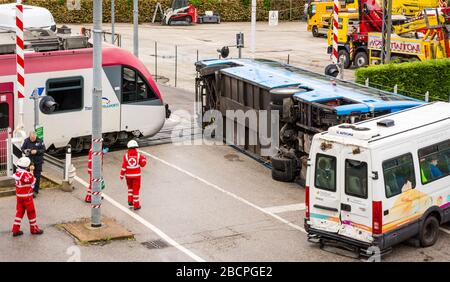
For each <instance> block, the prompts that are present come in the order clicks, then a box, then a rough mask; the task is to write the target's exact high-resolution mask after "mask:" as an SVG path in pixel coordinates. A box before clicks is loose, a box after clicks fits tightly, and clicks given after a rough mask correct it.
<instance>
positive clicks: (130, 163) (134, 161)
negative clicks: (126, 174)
mask: <svg viewBox="0 0 450 282" xmlns="http://www.w3.org/2000/svg"><path fill="white" fill-rule="evenodd" d="M128 164H129V165H130V166H136V165H137V160H136V158H130V159H129V160H128Z"/></svg>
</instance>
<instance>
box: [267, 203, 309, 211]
mask: <svg viewBox="0 0 450 282" xmlns="http://www.w3.org/2000/svg"><path fill="white" fill-rule="evenodd" d="M305 209H306V205H305V203H299V204H293V205H285V206H275V207H268V208H264V210H266V211H268V212H271V213H283V212H290V211H302V210H305Z"/></svg>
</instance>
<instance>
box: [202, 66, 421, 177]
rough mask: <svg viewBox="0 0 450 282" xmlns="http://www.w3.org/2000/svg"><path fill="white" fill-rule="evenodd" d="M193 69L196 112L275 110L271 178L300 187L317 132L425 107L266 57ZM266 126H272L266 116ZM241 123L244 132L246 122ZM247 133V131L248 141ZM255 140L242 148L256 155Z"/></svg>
mask: <svg viewBox="0 0 450 282" xmlns="http://www.w3.org/2000/svg"><path fill="white" fill-rule="evenodd" d="M195 66H196V70H197V78H196V102H197V103H198V104H199V107H198V111H199V114H202V115H203V116H204V115H205V113H207V112H208V111H210V110H216V111H218V112H220V113H221V114H222V115H223V117H226V113H227V111H233V110H234V111H239V110H241V111H243V112H247V111H250V110H256V111H260V110H267V111H269V112H270V111H278V119H277V120H278V123H279V124H276V126H277V128H279V132H278V135H277V136H279V140H278V141H279V142H278V144H279V145H278V148H277V150H276V153H275V154H273V155H271V156H270V157H269V158H267V160H268V161H269V160H270V162H271V165H272V178H273V179H275V180H278V181H285V182H291V181H297V182H299V183H300V184H304V180H305V179H306V164H307V160H308V154H309V151H310V146H311V141H312V138H313V136H314V135H315V134H316V133H320V132H324V131H327V130H328V128H329V127H331V126H334V125H337V124H341V123H356V122H359V121H362V120H366V119H370V118H373V117H378V116H381V115H385V114H389V113H393V112H397V111H400V110H404V109H407V108H411V107H415V106H418V105H422V104H424V103H425V102H423V101H419V100H416V99H413V98H409V97H406V96H402V95H398V94H394V93H390V92H386V91H382V90H378V89H374V88H370V87H366V86H363V85H360V84H356V83H353V82H348V81H342V80H338V79H335V78H332V77H328V76H324V75H320V74H317V73H314V72H311V71H308V70H305V69H302V68H298V67H294V66H291V65H288V64H284V63H280V62H276V61H271V60H265V59H211V60H202V61H198V62H196V64H195ZM211 122H214V120H213V119H211V120H205V119H203V123H202V125H203V127H205V126H208V125H210V124H211ZM258 122H260V121H259V120H258ZM264 122H266V121H264ZM267 124H268V125H269V126H271V125H272V126H273V125H274V124H273V120H272V122H271V120H270V117H269V119H268V121H267ZM241 125H242V126H244V127H246V128H247V129H248V127H249V122H248V121H244V122H241ZM260 128H261V127H257V129H260ZM251 131H252V129H250V130H247V131H246V132H245V140H246V141H249V135H251V134H250V133H251ZM230 132H231V133H233V131H232V130H227V129H226V128H224V129H223V134H224V139H225V138H226V134H230ZM269 132H270V129H269ZM258 136H259V135H258ZM227 140H229V139H227ZM257 141H258V143H257V144H244V145H243V146H240V147H242V149H244V150H247V151H249V152H250V153H252V154H256V155H260V154H261V148H262V146H261V144H260V143H259V142H260V139H259V137H258V140H257Z"/></svg>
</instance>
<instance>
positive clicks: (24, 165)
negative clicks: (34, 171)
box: [17, 157, 31, 168]
mask: <svg viewBox="0 0 450 282" xmlns="http://www.w3.org/2000/svg"><path fill="white" fill-rule="evenodd" d="M30 164H31V161H30V158H28V157H21V158H20V159H19V160H18V161H17V166H19V167H22V168H27V167H29V166H30Z"/></svg>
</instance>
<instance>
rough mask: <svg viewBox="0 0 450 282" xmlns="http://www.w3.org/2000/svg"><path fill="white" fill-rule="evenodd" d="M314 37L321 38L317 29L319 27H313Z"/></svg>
mask: <svg viewBox="0 0 450 282" xmlns="http://www.w3.org/2000/svg"><path fill="white" fill-rule="evenodd" d="M312 36H314V37H319V36H320V34H319V29H318V28H317V26H313V27H312Z"/></svg>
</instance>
